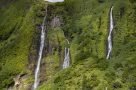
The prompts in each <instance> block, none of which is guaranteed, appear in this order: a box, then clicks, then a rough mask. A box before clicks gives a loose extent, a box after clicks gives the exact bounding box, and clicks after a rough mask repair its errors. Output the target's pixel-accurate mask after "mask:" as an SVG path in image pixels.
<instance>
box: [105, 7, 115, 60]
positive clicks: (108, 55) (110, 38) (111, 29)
mask: <svg viewBox="0 0 136 90" xmlns="http://www.w3.org/2000/svg"><path fill="white" fill-rule="evenodd" d="M112 12H113V6H112V7H111V10H110V31H109V36H108V53H107V57H106V59H109V57H110V55H111V51H112V36H111V35H112V31H113V27H114V25H113V13H112Z"/></svg>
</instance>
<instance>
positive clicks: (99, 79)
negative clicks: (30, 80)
mask: <svg viewBox="0 0 136 90" xmlns="http://www.w3.org/2000/svg"><path fill="white" fill-rule="evenodd" d="M98 1H100V2H98ZM102 1H104V2H102ZM130 1H131V0H130ZM130 1H128V0H124V1H120V0H116V1H113V0H86V1H84V0H66V1H65V3H64V6H65V10H66V12H67V14H64V15H62V17H63V18H64V21H65V24H64V26H63V31H64V33H65V36H66V37H68V38H69V39H70V40H71V41H70V42H71V46H70V50H71V58H72V63H73V64H72V65H71V67H69V68H68V69H65V70H61V71H60V72H58V73H57V74H56V75H55V76H54V78H53V79H51V80H50V81H49V83H45V84H43V85H42V86H41V87H40V88H39V89H40V90H46V89H48V90H49V89H51V90H52V89H55V90H56V89H59V90H63V89H66V90H67V89H68V90H76V89H77V90H79V89H81V90H91V89H93V90H104V89H106V87H107V88H108V90H113V89H115V90H128V89H132V90H135V89H134V88H135V87H136V82H135V76H136V73H135V67H136V65H135V62H136V61H135V52H136V46H135V44H136V39H135V38H136V36H135V20H136V19H135V18H136V16H135V15H136V14H135V12H136V10H135V7H136V5H135V3H130ZM111 5H114V21H115V28H114V34H113V35H114V37H113V46H114V47H113V54H112V58H111V60H109V61H107V60H106V59H105V56H106V55H105V52H106V40H107V32H108V26H109V25H108V22H109V20H108V19H109V11H110V7H111Z"/></svg>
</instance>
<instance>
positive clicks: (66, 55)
mask: <svg viewBox="0 0 136 90" xmlns="http://www.w3.org/2000/svg"><path fill="white" fill-rule="evenodd" d="M67 42H68V44H69V41H68V40H67ZM69 65H70V57H69V48H66V47H65V57H64V62H63V69H65V68H67V67H69Z"/></svg>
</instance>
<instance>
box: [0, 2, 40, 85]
mask: <svg viewBox="0 0 136 90" xmlns="http://www.w3.org/2000/svg"><path fill="white" fill-rule="evenodd" d="M35 3H36V2H32V1H31V0H7V1H5V0H2V1H0V12H1V14H0V88H2V87H4V88H6V87H7V86H8V85H9V84H11V83H12V82H13V77H15V76H16V75H17V74H19V73H26V72H28V70H27V67H28V65H29V63H28V56H29V55H30V54H29V53H30V47H31V46H32V42H33V40H32V39H33V38H34V35H36V32H37V31H36V25H37V24H38V23H41V21H40V18H38V11H40V10H41V7H43V6H42V5H40V4H38V3H37V5H35ZM39 15H40V14H39ZM35 44H36V43H35Z"/></svg>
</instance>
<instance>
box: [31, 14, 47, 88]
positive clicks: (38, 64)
mask: <svg viewBox="0 0 136 90" xmlns="http://www.w3.org/2000/svg"><path fill="white" fill-rule="evenodd" d="M45 18H46V16H45V17H44V20H43V23H42V26H41V28H42V30H41V42H40V50H39V56H38V62H37V67H36V69H35V81H34V85H33V90H36V89H37V86H38V84H39V81H40V80H39V74H40V64H41V60H42V53H43V48H44V41H45Z"/></svg>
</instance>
